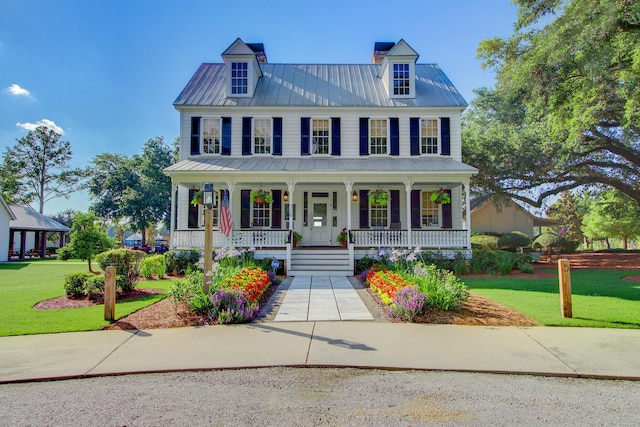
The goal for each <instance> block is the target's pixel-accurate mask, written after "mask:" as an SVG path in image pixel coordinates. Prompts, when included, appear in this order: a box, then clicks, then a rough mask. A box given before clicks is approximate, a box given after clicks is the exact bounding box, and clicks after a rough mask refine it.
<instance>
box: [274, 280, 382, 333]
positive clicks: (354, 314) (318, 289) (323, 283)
mask: <svg viewBox="0 0 640 427" xmlns="http://www.w3.org/2000/svg"><path fill="white" fill-rule="evenodd" d="M321 320H373V316H372V315H371V313H370V312H369V310H368V309H367V307H366V306H365V305H364V303H363V302H362V299H360V296H359V295H358V293H357V292H356V290H355V289H354V288H353V286H352V285H351V283H350V282H349V279H348V278H347V277H346V276H295V277H294V278H293V280H292V281H291V284H290V285H289V289H288V290H287V293H286V295H285V297H284V300H283V301H282V304H281V305H280V309H279V310H278V314H276V317H275V321H276V322H294V321H298V322H300V321H302V322H306V321H309V322H311V321H321Z"/></svg>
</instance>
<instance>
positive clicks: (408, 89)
mask: <svg viewBox="0 0 640 427" xmlns="http://www.w3.org/2000/svg"><path fill="white" fill-rule="evenodd" d="M396 67H398V68H400V67H402V68H406V70H398V71H396ZM405 72H406V73H407V76H406V77H404V76H402V77H396V73H405ZM391 73H392V75H391V91H392V95H393V96H397V97H404V96H411V93H412V92H413V88H412V87H411V65H410V64H409V63H408V62H395V63H393V64H391ZM396 81H397V82H401V83H407V84H408V85H407V86H398V87H397V88H396ZM396 90H398V91H400V90H405V91H406V92H407V93H396Z"/></svg>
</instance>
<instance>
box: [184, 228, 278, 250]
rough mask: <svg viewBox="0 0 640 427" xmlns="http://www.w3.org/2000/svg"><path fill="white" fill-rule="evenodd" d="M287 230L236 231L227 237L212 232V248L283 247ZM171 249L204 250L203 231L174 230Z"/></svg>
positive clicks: (217, 232)
mask: <svg viewBox="0 0 640 427" xmlns="http://www.w3.org/2000/svg"><path fill="white" fill-rule="evenodd" d="M288 236H289V230H236V231H232V232H231V234H230V235H229V237H227V236H225V235H224V234H222V233H220V232H219V231H214V232H213V246H214V247H222V246H234V247H236V248H242V247H246V248H250V247H255V248H263V247H284V246H285V244H286V243H285V240H286V239H287V237H288ZM172 247H174V248H204V230H174V231H173V240H172Z"/></svg>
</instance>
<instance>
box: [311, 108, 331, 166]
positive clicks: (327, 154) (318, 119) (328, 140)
mask: <svg viewBox="0 0 640 427" xmlns="http://www.w3.org/2000/svg"><path fill="white" fill-rule="evenodd" d="M320 120H325V121H326V122H327V130H328V132H329V134H328V135H327V152H326V153H314V152H313V138H314V136H313V123H314V122H315V121H320ZM331 137H332V133H331V118H330V117H311V118H310V122H309V154H310V155H311V156H315V157H324V156H330V155H331V144H332V139H331Z"/></svg>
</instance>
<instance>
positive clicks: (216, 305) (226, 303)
mask: <svg viewBox="0 0 640 427" xmlns="http://www.w3.org/2000/svg"><path fill="white" fill-rule="evenodd" d="M211 302H212V305H213V308H212V309H211V316H212V317H213V318H214V319H217V320H218V322H220V323H248V322H251V321H253V320H254V319H255V318H256V317H258V314H259V313H260V307H258V304H251V303H250V302H249V299H248V298H247V296H246V295H245V294H244V293H243V292H241V291H238V290H233V289H220V290H218V291H216V292H214V293H213V294H212V295H211Z"/></svg>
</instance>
